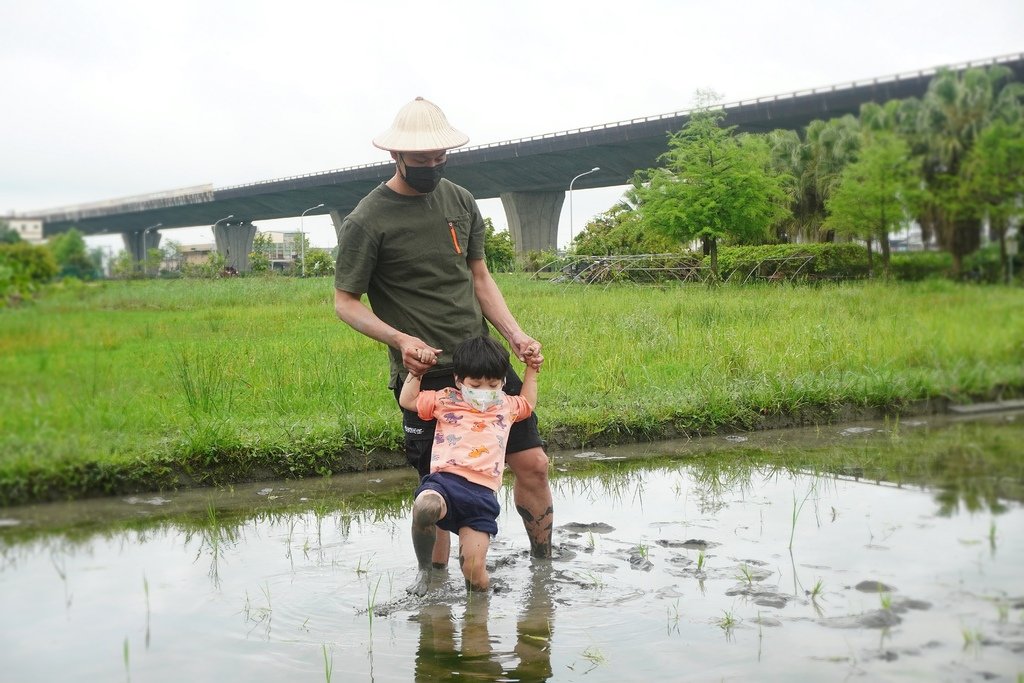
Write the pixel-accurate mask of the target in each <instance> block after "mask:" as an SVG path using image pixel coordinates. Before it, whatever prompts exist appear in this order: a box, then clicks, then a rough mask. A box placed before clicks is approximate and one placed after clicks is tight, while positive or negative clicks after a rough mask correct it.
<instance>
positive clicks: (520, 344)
mask: <svg viewBox="0 0 1024 683" xmlns="http://www.w3.org/2000/svg"><path fill="white" fill-rule="evenodd" d="M469 269H470V272H472V273H473V287H474V289H475V290H476V298H477V301H479V302H480V310H481V311H483V314H484V317H485V318H487V319H488V320H489V321H490V322H491V324H492V325H494V327H495V328H496V329H497V330H498V332H500V333H501V336H503V337H504V338H505V339H507V340H508V343H509V345H510V346H511V347H512V352H513V353H514V354H515V355H516V358H518V359H519V360H521V361H523V362H524V363H528V362H529V359H530V358H531V357H532V356H534V355H540V342H539V341H537V340H536V339H534V338H533V337H531V336H530V335H528V334H526V333H525V332H523V330H522V328H521V327H519V323H518V322H516V319H515V316H513V315H512V311H510V310H509V308H508V304H506V303H505V297H504V296H503V295H502V293H501V290H500V289H498V285H497V283H495V282H494V278H493V277H491V271H489V270H487V263H485V262H484V260H483V259H470V260H469Z"/></svg>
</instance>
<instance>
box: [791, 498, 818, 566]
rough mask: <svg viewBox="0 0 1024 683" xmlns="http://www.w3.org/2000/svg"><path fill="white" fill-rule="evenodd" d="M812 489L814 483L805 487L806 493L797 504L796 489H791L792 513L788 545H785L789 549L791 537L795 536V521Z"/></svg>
mask: <svg viewBox="0 0 1024 683" xmlns="http://www.w3.org/2000/svg"><path fill="white" fill-rule="evenodd" d="M814 490H815V484H811V487H810V488H809V489H807V493H806V494H805V495H804V498H803V500H801V501H800V504H799V505H797V501H796V491H795V490H794V491H793V515H792V519H791V521H790V525H789V546H787V547H788V548H789V549H790V550H792V549H793V538H794V536H796V522H797V519H799V517H800V511H801V510H803V509H804V504H805V503H806V502H807V499H808V498H810V497H811V494H812V493H814Z"/></svg>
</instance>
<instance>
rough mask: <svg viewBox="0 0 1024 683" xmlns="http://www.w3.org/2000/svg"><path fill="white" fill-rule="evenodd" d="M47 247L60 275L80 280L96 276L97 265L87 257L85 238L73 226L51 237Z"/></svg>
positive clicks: (97, 271)
mask: <svg viewBox="0 0 1024 683" xmlns="http://www.w3.org/2000/svg"><path fill="white" fill-rule="evenodd" d="M49 247H50V250H51V251H52V252H53V257H54V259H55V260H56V261H57V265H58V267H59V268H60V272H59V274H58V275H59V276H60V277H77V278H79V279H82V280H92V279H95V278H96V277H97V275H98V273H99V265H98V264H96V263H93V261H92V259H91V258H89V254H88V250H87V249H86V246H85V238H83V237H82V233H80V232H79V231H78V230H76V229H75V228H71V229H70V230H68V231H67V232H64V233H61V234H59V235H57V236H56V237H54V238H52V239H51V240H50V242H49Z"/></svg>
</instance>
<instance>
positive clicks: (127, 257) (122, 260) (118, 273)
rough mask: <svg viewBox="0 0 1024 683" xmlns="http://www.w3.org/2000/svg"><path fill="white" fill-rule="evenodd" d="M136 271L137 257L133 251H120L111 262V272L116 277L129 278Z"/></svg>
mask: <svg viewBox="0 0 1024 683" xmlns="http://www.w3.org/2000/svg"><path fill="white" fill-rule="evenodd" d="M135 273H136V263H135V259H134V258H132V255H131V252H128V251H123V250H122V251H119V252H117V256H115V257H114V259H113V260H112V261H111V262H110V274H111V275H112V276H113V277H116V278H123V279H128V278H130V277H132V276H134V275H135Z"/></svg>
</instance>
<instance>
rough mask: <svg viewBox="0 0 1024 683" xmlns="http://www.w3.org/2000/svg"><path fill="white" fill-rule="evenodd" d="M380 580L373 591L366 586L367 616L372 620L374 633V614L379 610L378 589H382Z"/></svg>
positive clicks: (378, 579)
mask: <svg viewBox="0 0 1024 683" xmlns="http://www.w3.org/2000/svg"><path fill="white" fill-rule="evenodd" d="M380 579H381V577H379V576H378V577H377V583H376V584H374V586H373V589H372V590H371V589H370V586H369V585H367V586H366V615H367V618H368V619H369V620H370V631H371V633H372V632H373V612H374V610H375V609H376V608H377V589H378V588H380Z"/></svg>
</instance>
